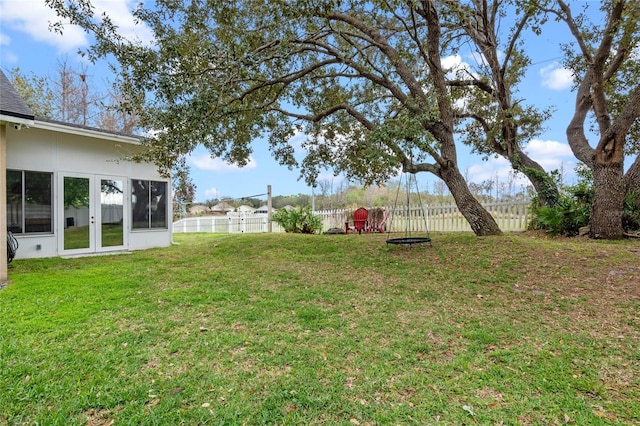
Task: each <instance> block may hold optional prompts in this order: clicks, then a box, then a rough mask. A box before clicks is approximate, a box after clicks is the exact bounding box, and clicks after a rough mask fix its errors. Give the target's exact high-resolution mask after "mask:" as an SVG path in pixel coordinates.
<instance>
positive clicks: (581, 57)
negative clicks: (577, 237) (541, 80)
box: [546, 0, 640, 239]
mask: <svg viewBox="0 0 640 426" xmlns="http://www.w3.org/2000/svg"><path fill="white" fill-rule="evenodd" d="M553 6H554V7H551V8H547V9H546V11H547V12H549V13H550V14H551V15H552V16H555V17H556V18H557V19H558V20H560V21H562V22H564V23H565V24H566V25H567V26H568V28H569V30H570V32H571V34H572V35H573V37H574V40H575V42H574V43H572V44H569V45H567V46H564V50H565V53H566V61H565V66H566V67H567V68H569V69H571V70H572V71H573V73H574V77H575V80H576V84H577V93H576V107H575V112H574V115H573V118H572V119H571V122H570V123H569V125H568V126H567V139H568V142H569V145H570V146H571V149H572V151H573V153H574V155H575V156H576V157H577V158H578V160H580V161H582V162H583V163H584V164H585V165H586V166H587V167H589V168H590V169H591V170H592V172H593V181H594V191H595V194H594V202H593V206H592V210H591V223H590V226H591V228H590V235H591V237H594V238H607V239H617V238H622V237H623V236H624V229H623V226H622V211H623V203H624V198H625V194H627V193H628V192H632V191H637V190H638V189H640V157H639V156H638V154H637V153H638V149H639V148H640V138H639V136H640V120H638V117H640V44H639V42H640V2H639V1H637V0H610V1H605V2H603V4H602V5H601V11H602V14H603V15H604V16H605V19H604V20H603V22H602V23H601V24H600V25H599V24H598V23H594V22H592V21H591V20H589V18H588V16H587V15H585V14H577V15H576V14H574V13H573V11H572V9H571V7H570V6H569V4H568V3H566V2H565V1H563V0H557V1H556V2H555V3H554V4H553ZM589 117H592V118H593V120H592V121H591V122H590V121H589V120H588V118H589ZM589 136H595V139H596V140H597V142H596V144H595V145H596V146H595V147H592V146H591V144H590V143H589ZM629 154H631V155H636V158H635V161H633V163H632V165H631V167H630V168H629V169H628V171H627V172H626V175H625V170H624V161H625V156H626V155H629Z"/></svg>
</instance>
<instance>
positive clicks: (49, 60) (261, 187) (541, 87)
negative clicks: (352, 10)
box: [0, 0, 584, 201]
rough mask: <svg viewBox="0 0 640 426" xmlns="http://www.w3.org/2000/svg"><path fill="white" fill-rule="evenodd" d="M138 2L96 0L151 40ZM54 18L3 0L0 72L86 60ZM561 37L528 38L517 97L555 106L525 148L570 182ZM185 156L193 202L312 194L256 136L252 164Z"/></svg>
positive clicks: (74, 37)
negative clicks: (136, 13) (53, 26)
mask: <svg viewBox="0 0 640 426" xmlns="http://www.w3.org/2000/svg"><path fill="white" fill-rule="evenodd" d="M137 2H138V0H134V1H131V0H99V1H94V3H95V4H97V5H99V6H100V7H101V8H103V9H104V10H105V11H107V13H109V15H110V16H112V17H116V18H117V21H116V23H117V24H118V25H119V26H120V28H121V33H122V34H125V35H129V36H131V37H134V36H135V37H139V38H141V39H143V40H149V39H151V33H150V32H149V31H148V29H146V28H143V27H139V26H136V25H134V23H133V18H132V16H131V14H130V12H129V8H130V7H131V6H133V5H135V4H136V3H137ZM577 3H584V2H577ZM56 20H57V19H56V16H55V14H54V13H53V12H52V11H51V10H49V9H48V8H47V7H46V5H45V3H44V0H0V67H1V68H2V70H3V71H4V72H5V73H8V71H9V70H11V69H13V68H15V67H19V68H20V69H21V71H22V72H23V73H27V74H29V73H32V72H33V73H35V74H36V75H39V76H47V75H48V76H53V75H54V74H55V71H56V69H57V64H58V62H59V61H60V60H64V59H66V61H67V63H68V64H69V65H71V66H73V67H76V66H79V65H81V64H83V59H82V58H81V57H80V56H79V55H78V54H77V51H78V49H80V48H83V47H86V46H87V45H88V44H89V39H88V37H87V35H86V34H85V33H84V32H82V31H81V30H79V29H78V28H73V27H70V26H67V27H66V28H65V31H64V35H62V36H60V35H58V34H54V33H52V32H50V31H49V30H48V25H49V22H53V21H56ZM566 35H567V33H566V30H565V29H564V28H562V27H556V30H555V31H553V30H552V29H547V30H545V31H544V32H543V34H542V35H541V36H539V37H536V38H535V39H533V40H531V43H528V46H529V50H528V54H529V55H530V56H531V58H532V62H533V65H532V66H531V67H529V69H528V71H527V76H526V78H525V82H524V84H522V85H521V87H520V92H519V94H518V97H519V98H522V99H526V102H527V103H532V104H535V105H538V106H541V107H548V106H551V107H554V109H555V112H554V114H553V117H552V119H551V120H549V121H548V122H547V123H546V127H547V128H548V129H547V130H546V131H545V132H544V133H543V134H542V135H541V136H540V137H539V138H538V139H535V140H532V141H531V142H530V143H529V145H528V146H527V149H526V151H527V152H528V154H529V155H530V156H531V157H532V158H534V159H535V160H537V161H538V162H539V163H540V164H542V165H543V166H544V167H545V169H547V170H553V169H559V168H562V169H563V171H564V173H565V176H566V180H567V181H568V182H571V181H572V179H573V168H574V167H575V164H576V160H575V158H574V157H573V155H572V154H571V150H570V149H569V147H568V145H567V144H566V138H565V128H566V125H567V123H568V121H569V119H570V117H571V114H572V112H573V107H574V102H575V97H574V94H573V93H572V92H571V75H570V73H569V72H568V71H567V70H564V69H562V67H561V65H560V57H561V52H560V49H559V41H560V40H562V39H563V38H564V37H566ZM444 61H446V63H448V64H449V65H451V66H461V67H464V66H465V64H467V63H470V62H472V61H473V58H470V57H464V56H460V55H456V56H452V57H448V58H444ZM84 65H85V66H87V67H88V68H89V69H88V71H89V74H91V75H93V81H94V83H96V84H102V83H103V82H106V81H108V80H110V79H111V77H110V76H109V74H107V71H106V67H105V66H104V64H97V65H95V66H94V65H92V64H87V63H84ZM294 142H295V141H294ZM296 145H298V146H299V144H296ZM459 160H460V161H459V163H460V169H461V170H462V171H463V172H464V173H465V175H466V176H468V179H469V181H472V182H476V183H481V182H482V181H484V180H487V179H495V178H496V176H497V177H498V179H499V180H501V181H504V180H506V179H507V176H508V175H509V171H510V167H509V164H508V163H507V161H506V160H503V159H495V158H491V159H489V161H482V159H481V158H480V157H479V156H475V155H471V154H469V150H468V148H466V147H464V146H461V147H460V148H459ZM188 161H189V165H190V167H191V176H192V179H193V181H194V183H195V184H196V186H197V193H196V200H198V201H204V200H206V199H210V198H214V197H222V196H228V197H232V198H241V197H243V196H250V195H255V194H263V193H265V192H266V187H267V185H269V184H270V185H271V186H272V188H273V194H274V195H291V194H298V193H304V194H310V193H311V188H309V187H308V186H307V185H306V184H305V183H304V181H302V180H298V176H299V172H298V171H297V170H288V169H287V168H286V167H284V166H280V165H278V164H277V162H276V161H275V160H273V159H272V158H271V155H270V153H269V151H268V148H267V146H266V142H265V141H261V140H258V141H255V143H254V152H253V154H252V155H251V159H250V162H249V164H248V165H247V166H245V167H244V168H238V167H236V166H234V165H229V164H225V163H224V162H222V161H221V160H219V159H212V158H210V157H209V155H208V153H207V152H206V151H205V150H204V149H198V150H196V151H194V152H193V153H192V155H191V157H190V158H189V160H188ZM321 179H322V180H325V181H327V180H328V181H331V182H332V183H333V186H334V188H335V187H337V186H338V185H339V184H340V182H341V180H342V178H341V177H340V176H338V177H334V176H333V175H332V173H331V172H329V171H328V172H327V173H326V174H325V175H323V176H322V177H321ZM436 180H437V178H435V177H434V176H432V175H430V174H426V173H422V174H420V175H418V182H419V186H420V188H427V189H430V190H432V189H433V183H434V181H436Z"/></svg>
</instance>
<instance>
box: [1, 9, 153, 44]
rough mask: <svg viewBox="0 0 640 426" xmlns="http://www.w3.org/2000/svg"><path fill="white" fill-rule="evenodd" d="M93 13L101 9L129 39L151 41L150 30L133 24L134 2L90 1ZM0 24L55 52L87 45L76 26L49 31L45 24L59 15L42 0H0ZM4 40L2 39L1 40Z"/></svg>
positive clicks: (56, 18)
mask: <svg viewBox="0 0 640 426" xmlns="http://www.w3.org/2000/svg"><path fill="white" fill-rule="evenodd" d="M93 3H94V4H95V6H96V14H97V15H100V14H101V13H102V12H105V13H106V14H107V15H108V16H109V17H111V19H112V21H113V23H114V24H115V25H117V26H118V27H119V34H120V35H122V36H124V37H126V38H127V39H129V40H140V41H141V42H142V43H144V44H149V43H150V42H151V40H153V35H152V32H151V30H150V29H149V28H148V27H147V26H145V25H139V24H136V23H135V19H134V17H133V15H132V14H131V12H130V9H131V6H133V5H135V4H136V2H135V1H131V0H98V1H94V2H93ZM0 8H1V9H2V14H1V15H0V24H1V25H2V26H6V27H7V28H11V29H13V30H15V31H19V32H22V33H24V34H26V35H28V36H29V37H31V38H32V39H33V40H35V41H37V42H40V43H46V44H49V45H52V46H55V47H56V48H57V49H58V51H59V53H69V52H74V53H75V51H76V50H78V49H79V48H82V47H86V46H88V45H89V39H88V38H87V34H86V33H85V32H84V31H83V30H82V29H81V28H80V27H78V26H75V25H65V26H64V29H63V34H62V35H60V34H57V33H54V32H51V31H49V24H50V23H54V22H58V21H59V20H60V18H59V17H58V16H57V15H56V13H55V12H54V11H53V10H52V9H50V8H49V7H47V5H46V4H45V2H44V1H43V0H0ZM3 43H4V40H3Z"/></svg>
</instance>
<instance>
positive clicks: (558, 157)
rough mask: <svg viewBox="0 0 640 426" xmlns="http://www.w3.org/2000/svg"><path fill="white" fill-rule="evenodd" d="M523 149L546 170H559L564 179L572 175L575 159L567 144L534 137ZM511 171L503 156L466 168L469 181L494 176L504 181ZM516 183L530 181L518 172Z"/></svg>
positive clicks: (484, 179)
mask: <svg viewBox="0 0 640 426" xmlns="http://www.w3.org/2000/svg"><path fill="white" fill-rule="evenodd" d="M524 151H525V152H526V153H527V155H528V156H529V157H531V158H532V159H533V160H535V161H536V162H538V164H540V165H541V166H542V167H543V168H544V169H545V170H546V171H548V172H550V171H552V170H560V171H561V172H562V174H563V175H564V177H565V180H566V179H567V178H570V177H571V176H572V175H573V169H574V168H575V165H576V159H575V158H574V156H573V153H572V152H571V148H570V147H569V145H567V144H565V143H561V142H558V141H551V140H546V141H545V140H540V139H534V140H532V141H531V142H529V144H527V146H526V147H525V149H524ZM511 173H513V168H512V167H511V164H510V163H509V161H508V160H507V159H505V158H503V157H497V158H495V157H491V158H489V160H488V161H483V162H482V163H478V164H474V165H472V166H470V167H469V169H468V177H469V181H470V182H476V183H482V182H483V181H486V180H490V179H496V176H497V177H498V179H499V180H501V181H506V180H507V179H509V174H511ZM516 184H517V185H529V184H530V182H529V181H528V179H527V178H526V177H525V176H524V175H522V174H518V175H517V176H516Z"/></svg>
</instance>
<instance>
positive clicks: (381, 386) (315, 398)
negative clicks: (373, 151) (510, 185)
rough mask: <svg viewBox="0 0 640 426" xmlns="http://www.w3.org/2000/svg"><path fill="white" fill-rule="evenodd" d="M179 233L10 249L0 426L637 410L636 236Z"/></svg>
mask: <svg viewBox="0 0 640 426" xmlns="http://www.w3.org/2000/svg"><path fill="white" fill-rule="evenodd" d="M432 237H433V240H434V241H433V247H429V246H416V247H413V248H411V249H409V248H406V247H395V246H393V247H387V246H386V245H385V244H384V238H385V236H384V235H347V236H345V235H335V236H325V235H298V234H295V235H294V234H261V235H205V234H199V235H198V234H180V235H176V239H177V240H178V241H179V242H180V245H179V246H172V247H169V248H166V249H156V250H147V251H141V252H135V253H133V254H131V255H119V256H100V257H90V258H80V259H32V260H16V261H14V262H13V263H12V264H11V266H10V270H9V274H10V278H11V280H12V283H11V284H10V285H9V286H7V287H5V288H4V289H2V290H1V291H0V324H1V326H0V390H1V391H0V424H3V423H6V424H10V425H13V424H61V425H62V424H64V425H69V424H78V425H83V424H88V425H107V424H111V422H112V421H115V424H136V425H143V424H145V425H152V424H191V425H196V424H197V425H200V424H215V425H219V424H225V425H227V424H229V425H233V424H238V425H239V424H249V425H254V424H278V425H290V424H300V425H307V424H345V425H351V424H360V425H367V424H369V425H373V424H378V425H385V424H393V425H395V424H401V425H405V424H416V425H424V424H439V425H460V424H482V425H485V424H512V425H539V424H558V425H559V424H566V423H569V424H576V425H604V424H612V425H613V424H621V425H626V424H629V425H630V424H638V422H640V402H639V401H640V285H639V284H638V283H640V245H638V243H637V242H635V241H632V242H629V241H625V242H617V243H610V242H596V241H590V240H567V239H558V240H552V239H546V238H539V237H538V238H536V237H535V236H531V235H505V236H502V237H492V238H477V237H474V236H472V235H469V234H435V235H432Z"/></svg>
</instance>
